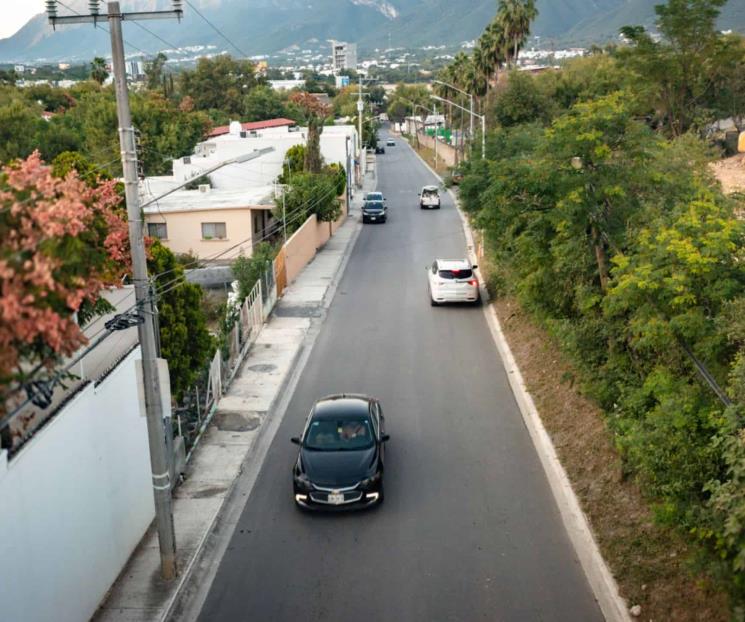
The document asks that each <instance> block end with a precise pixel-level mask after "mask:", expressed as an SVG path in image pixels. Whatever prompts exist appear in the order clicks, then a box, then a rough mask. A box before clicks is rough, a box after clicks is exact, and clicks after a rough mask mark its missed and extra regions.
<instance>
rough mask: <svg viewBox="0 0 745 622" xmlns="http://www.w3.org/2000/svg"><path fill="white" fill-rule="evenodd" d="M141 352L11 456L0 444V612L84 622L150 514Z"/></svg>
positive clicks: (19, 621)
mask: <svg viewBox="0 0 745 622" xmlns="http://www.w3.org/2000/svg"><path fill="white" fill-rule="evenodd" d="M139 356H140V355H139V349H137V350H135V351H134V352H133V353H132V354H130V355H129V356H128V357H127V359H125V360H124V361H123V362H122V363H121V364H120V365H119V366H118V367H117V368H116V369H115V370H114V371H113V372H112V373H111V374H110V375H109V376H108V377H107V378H106V379H105V380H104V381H103V382H102V383H101V384H100V385H99V386H98V387H95V388H94V387H93V386H92V385H88V386H87V387H86V388H85V389H84V390H83V391H81V392H80V393H79V394H78V395H77V396H76V397H75V398H74V399H73V400H72V401H71V402H70V403H69V404H68V405H67V406H66V407H65V408H64V410H63V411H62V412H60V413H59V414H58V415H57V416H56V417H55V418H54V419H53V420H52V421H51V422H50V423H49V424H47V426H46V427H45V428H43V429H42V430H41V431H40V432H39V433H38V434H37V436H36V437H34V438H33V439H32V440H31V441H30V442H29V443H28V444H27V445H26V446H25V447H23V448H22V449H21V450H20V452H19V453H18V454H17V455H16V456H14V457H13V458H12V459H11V460H10V462H8V461H7V456H6V454H5V452H4V451H0V619H2V620H3V622H37V621H38V622H42V621H43V622H47V621H49V620H54V621H55V622H81V621H83V620H88V619H89V618H90V616H91V615H92V614H93V613H94V612H95V610H96V608H97V607H98V605H99V603H100V602H101V600H102V598H103V597H104V595H105V594H106V592H107V590H108V589H109V587H110V586H111V584H112V583H113V582H114V580H115V579H116V577H117V575H118V574H119V572H120V571H121V569H122V567H123V566H124V564H125V563H126V561H127V559H128V558H129V556H130V554H131V553H132V551H133V550H134V548H135V547H136V546H137V543H138V542H139V541H140V539H141V537H142V535H143V534H144V532H145V531H146V529H147V527H148V525H149V524H150V522H151V521H152V519H153V516H154V508H153V497H152V491H151V487H150V460H149V453H148V444H147V428H146V424H145V418H144V417H142V416H140V411H139V405H138V399H137V387H136V378H135V360H136V359H138V358H139Z"/></svg>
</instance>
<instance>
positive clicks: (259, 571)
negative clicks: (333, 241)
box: [200, 141, 602, 622]
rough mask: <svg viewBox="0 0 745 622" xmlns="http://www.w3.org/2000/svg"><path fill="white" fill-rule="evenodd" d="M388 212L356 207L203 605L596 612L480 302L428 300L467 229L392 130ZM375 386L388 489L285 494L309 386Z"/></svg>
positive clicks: (473, 613) (275, 609)
mask: <svg viewBox="0 0 745 622" xmlns="http://www.w3.org/2000/svg"><path fill="white" fill-rule="evenodd" d="M378 167H379V181H380V183H379V189H380V190H382V191H383V192H384V193H385V196H386V197H387V198H388V205H389V217H388V222H387V223H386V224H384V225H365V227H364V230H363V231H362V233H361V234H360V237H359V239H358V241H357V245H356V246H355V248H354V251H353V254H352V256H351V258H350V261H349V264H348V266H347V269H346V273H345V274H344V277H343V279H342V281H341V283H340V286H339V290H338V292H337V295H336V298H335V300H334V302H333V304H332V307H331V309H330V311H329V315H328V317H327V320H326V323H325V324H324V326H323V328H322V330H321V333H320V335H319V337H318V340H317V342H316V344H315V347H314V349H313V352H312V353H311V356H310V359H309V361H308V364H307V367H306V368H305V371H304V372H303V375H302V377H301V379H300V381H299V383H298V386H297V388H296V391H295V394H294V396H293V398H292V400H291V402H290V405H289V407H288V410H287V414H286V416H285V419H284V421H283V422H282V424H281V426H280V428H279V432H278V434H277V436H276V438H275V439H274V442H273V445H272V447H271V448H270V450H269V454H268V457H267V460H266V462H265V464H264V466H263V467H262V470H261V472H260V474H259V476H258V479H257V481H256V484H255V486H254V489H253V492H252V493H251V496H250V497H249V499H248V502H247V504H246V507H245V509H244V510H243V514H242V516H241V518H240V521H239V524H238V527H237V529H236V531H235V534H234V536H233V539H232V541H231V542H230V545H229V547H228V549H227V552H226V554H225V556H224V558H223V560H222V562H221V565H220V568H219V570H218V573H217V575H216V578H215V581H214V583H213V585H212V587H211V590H210V592H209V595H208V597H207V600H206V602H205V605H204V608H203V609H202V612H201V614H200V620H204V621H205V622H207V621H210V622H213V621H216V620H219V621H228V620H231V621H233V620H256V621H261V622H264V621H273V622H279V621H299V620H302V621H307V620H318V621H323V622H336V621H338V622H347V621H351V620H354V621H358V622H362V621H371V622H373V621H375V622H387V621H389V620H390V621H405V622H406V621H422V622H431V621H440V620H443V621H444V620H458V621H461V620H462V621H471V620H490V621H518V620H520V621H521V620H525V621H537V620H542V621H545V620H572V621H583V622H584V621H592V620H601V619H602V616H601V614H600V611H599V609H598V607H597V605H596V603H595V601H594V599H593V597H592V594H591V592H590V589H589V587H588V585H587V583H586V581H585V578H584V575H583V573H582V569H581V567H580V566H579V562H578V561H577V559H576V557H575V555H574V552H573V550H572V548H571V545H570V543H569V540H568V537H567V536H566V534H565V532H564V531H563V529H562V526H561V520H560V517H559V515H558V510H557V509H556V507H555V505H554V502H553V500H552V497H551V493H550V490H549V487H548V484H547V482H546V480H545V478H544V475H543V471H542V469H541V466H540V463H539V461H538V458H537V456H536V454H535V451H534V449H533V446H532V444H531V442H530V439H529V437H528V434H527V431H526V429H525V427H524V426H523V423H522V420H521V417H520V414H519V411H518V408H517V406H516V404H515V402H514V398H513V397H512V394H511V392H510V389H509V386H508V383H507V379H506V376H505V372H504V370H503V367H502V364H501V362H500V360H499V358H498V355H497V354H496V351H495V348H494V346H493V343H492V339H491V336H490V333H489V329H488V327H487V324H486V320H485V318H484V316H483V313H482V312H481V310H480V309H478V308H468V307H439V308H431V307H430V305H429V301H428V299H427V295H426V286H425V273H424V267H425V265H426V264H428V263H431V261H432V259H433V258H434V257H435V256H438V255H439V256H452V257H459V256H462V255H463V254H464V245H465V241H464V238H463V235H462V230H461V226H460V222H459V218H458V215H457V213H456V211H455V209H454V207H453V205H452V203H451V202H450V199H449V198H448V197H447V196H446V195H444V201H443V209H441V210H440V211H432V212H428V211H420V210H419V208H418V205H417V196H416V193H417V191H418V189H419V188H420V187H421V186H422V185H424V184H426V183H433V177H432V175H431V174H430V173H429V172H428V171H427V169H426V168H425V167H424V166H423V165H422V164H421V162H419V160H417V159H416V156H415V155H414V153H413V152H412V151H411V149H410V148H409V147H408V146H407V145H406V144H405V143H402V142H401V141H399V144H398V146H397V147H391V148H388V149H387V153H386V154H385V155H384V156H380V157H378ZM340 391H347V392H359V393H369V394H372V395H375V396H376V397H378V398H379V399H380V400H381V402H382V405H383V408H384V412H385V414H386V421H387V425H388V431H389V432H390V434H391V437H392V439H391V441H390V444H389V445H388V448H387V456H386V459H387V463H386V501H385V505H384V506H382V507H380V508H378V509H376V510H373V511H370V512H365V513H356V514H349V515H347V514H345V515H330V516H329V515H306V514H302V513H300V512H298V511H296V510H295V508H294V507H293V503H292V498H291V480H290V469H291V466H292V465H293V463H294V460H295V457H296V455H297V448H296V447H295V446H294V445H291V444H290V442H289V438H290V436H293V435H296V434H298V433H299V432H300V431H301V428H302V423H303V421H304V419H305V417H306V415H307V413H308V410H309V408H310V406H311V404H312V403H313V401H314V400H315V399H317V398H319V397H321V396H323V395H326V394H329V393H334V392H340Z"/></svg>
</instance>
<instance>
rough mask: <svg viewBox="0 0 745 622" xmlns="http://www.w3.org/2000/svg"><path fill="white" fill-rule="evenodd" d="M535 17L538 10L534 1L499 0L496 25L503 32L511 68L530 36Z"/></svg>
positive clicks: (515, 63)
mask: <svg viewBox="0 0 745 622" xmlns="http://www.w3.org/2000/svg"><path fill="white" fill-rule="evenodd" d="M536 17H538V9H537V8H536V6H535V0H499V8H498V9H497V24H499V26H501V28H502V29H503V31H504V38H505V40H506V41H507V42H508V50H509V51H508V54H509V57H510V58H509V60H510V61H511V62H512V64H513V66H516V65H517V57H518V54H519V53H520V48H521V47H522V46H523V45H524V44H525V41H526V40H527V38H528V35H529V34H530V24H531V22H532V21H533V20H534V19H535V18H536Z"/></svg>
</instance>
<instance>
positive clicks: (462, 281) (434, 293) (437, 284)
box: [427, 259, 480, 307]
mask: <svg viewBox="0 0 745 622" xmlns="http://www.w3.org/2000/svg"><path fill="white" fill-rule="evenodd" d="M477 267H478V266H474V265H471V262H470V261H468V260H467V259H435V261H434V262H433V263H432V265H431V266H428V267H427V279H428V280H429V299H430V302H431V303H432V306H433V307H436V306H437V305H439V304H440V303H442V302H471V303H473V304H478V303H479V301H480V296H479V280H478V279H477V278H476V275H475V274H474V273H473V271H474V270H475V269H476V268H477Z"/></svg>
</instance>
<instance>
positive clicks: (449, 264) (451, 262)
mask: <svg viewBox="0 0 745 622" xmlns="http://www.w3.org/2000/svg"><path fill="white" fill-rule="evenodd" d="M437 265H438V267H439V269H440V270H470V269H471V268H472V264H471V262H470V261H468V259H438V260H437Z"/></svg>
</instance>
